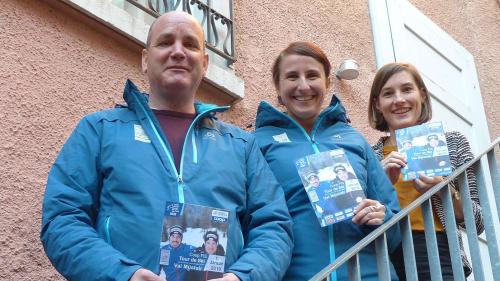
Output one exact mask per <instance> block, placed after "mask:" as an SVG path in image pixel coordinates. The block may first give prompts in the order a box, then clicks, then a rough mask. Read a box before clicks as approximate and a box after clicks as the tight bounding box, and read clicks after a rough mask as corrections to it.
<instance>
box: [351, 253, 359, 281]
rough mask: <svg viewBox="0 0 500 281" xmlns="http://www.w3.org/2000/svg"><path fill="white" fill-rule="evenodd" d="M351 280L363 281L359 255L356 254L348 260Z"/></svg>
mask: <svg viewBox="0 0 500 281" xmlns="http://www.w3.org/2000/svg"><path fill="white" fill-rule="evenodd" d="M348 267H349V269H348V270H349V281H361V272H360V269H359V255H358V254H356V255H355V256H354V257H352V258H350V259H349V261H348Z"/></svg>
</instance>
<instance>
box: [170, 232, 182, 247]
mask: <svg viewBox="0 0 500 281" xmlns="http://www.w3.org/2000/svg"><path fill="white" fill-rule="evenodd" d="M168 241H169V242H170V246H172V248H177V247H179V245H180V244H181V242H182V235H180V234H177V233H172V234H171V235H170V237H169V239H168Z"/></svg>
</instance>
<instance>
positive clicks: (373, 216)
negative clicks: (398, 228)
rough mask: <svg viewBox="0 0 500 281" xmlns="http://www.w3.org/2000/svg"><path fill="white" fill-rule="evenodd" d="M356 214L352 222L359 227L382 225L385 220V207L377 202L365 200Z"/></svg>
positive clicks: (357, 208) (359, 205) (355, 211)
mask: <svg viewBox="0 0 500 281" xmlns="http://www.w3.org/2000/svg"><path fill="white" fill-rule="evenodd" d="M354 214H355V215H354V217H353V218H352V222H353V223H355V224H357V225H363V224H367V225H381V224H382V223H384V219H385V206H384V205H382V204H380V202H378V201H377V200H371V199H363V200H362V201H361V202H360V203H359V204H358V206H357V207H356V209H355V210H354Z"/></svg>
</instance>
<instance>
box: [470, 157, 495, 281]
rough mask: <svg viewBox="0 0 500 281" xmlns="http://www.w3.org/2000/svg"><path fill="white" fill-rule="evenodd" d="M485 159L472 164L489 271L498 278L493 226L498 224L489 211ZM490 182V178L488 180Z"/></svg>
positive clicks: (490, 210) (488, 183) (482, 158)
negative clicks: (488, 257)
mask: <svg viewBox="0 0 500 281" xmlns="http://www.w3.org/2000/svg"><path fill="white" fill-rule="evenodd" d="M486 165H488V163H487V162H486V159H485V158H484V156H483V157H481V159H480V160H479V161H478V162H476V163H475V164H474V169H475V171H476V180H477V189H478V192H479V201H480V202H481V209H482V211H483V219H484V232H485V233H486V239H487V240H488V243H487V245H488V252H489V254H490V262H491V270H492V272H493V276H500V253H499V251H498V242H497V237H496V233H495V227H494V226H493V224H495V223H498V222H494V221H493V213H492V212H493V211H492V209H491V205H490V201H489V198H488V193H487V190H488V187H490V188H491V185H492V184H491V181H489V180H488V177H487V176H486V175H485V172H484V171H485V170H487V169H488V167H484V166H486ZM490 180H491V178H490Z"/></svg>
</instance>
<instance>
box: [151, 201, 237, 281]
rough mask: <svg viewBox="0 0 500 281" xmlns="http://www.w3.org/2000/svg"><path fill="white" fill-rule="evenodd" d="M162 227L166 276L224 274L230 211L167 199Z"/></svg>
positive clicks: (190, 280) (191, 280) (192, 280)
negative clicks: (168, 200)
mask: <svg viewBox="0 0 500 281" xmlns="http://www.w3.org/2000/svg"><path fill="white" fill-rule="evenodd" d="M162 227H163V228H162V234H161V240H160V241H161V242H160V261H159V263H160V273H159V275H160V277H161V278H163V280H168V281H170V280H179V281H184V280H186V281H202V280H210V279H216V278H222V274H223V273H224V264H225V256H226V252H225V250H226V246H227V239H228V235H227V232H228V228H229V211H227V210H224V209H217V208H211V207H205V206H200V205H192V204H182V203H175V202H167V204H166V206H165V213H164V218H163V225H162Z"/></svg>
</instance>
